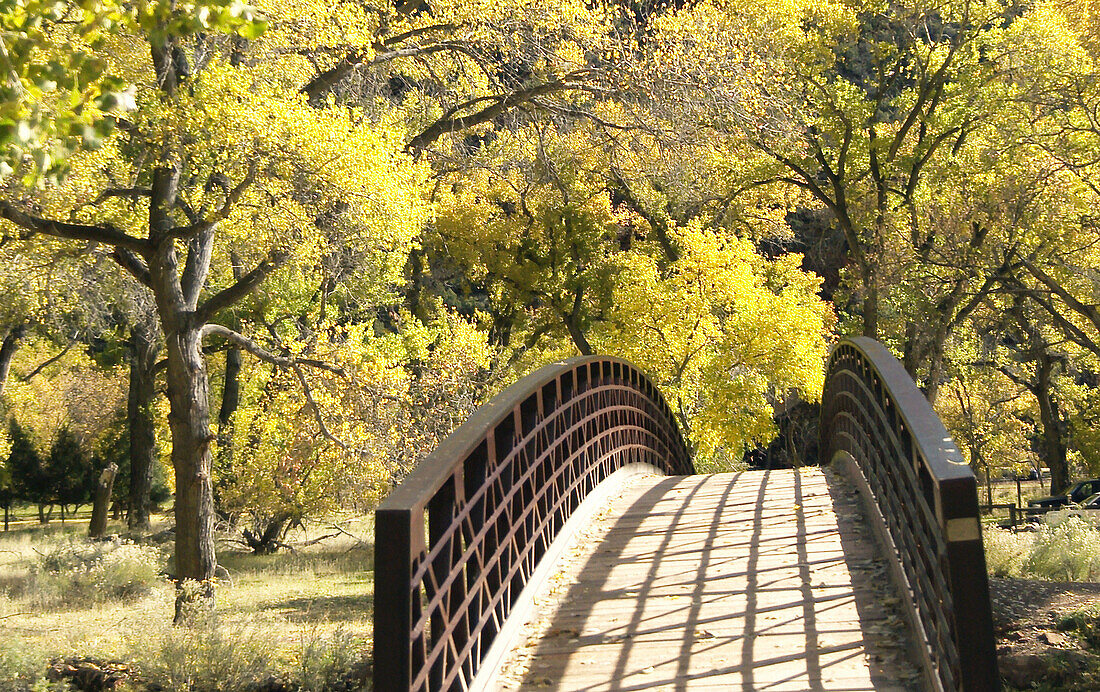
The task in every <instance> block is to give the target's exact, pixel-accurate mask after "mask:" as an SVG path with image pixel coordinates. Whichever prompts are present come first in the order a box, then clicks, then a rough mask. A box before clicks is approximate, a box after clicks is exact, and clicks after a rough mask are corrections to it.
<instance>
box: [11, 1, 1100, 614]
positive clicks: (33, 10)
mask: <svg viewBox="0 0 1100 692" xmlns="http://www.w3.org/2000/svg"><path fill="white" fill-rule="evenodd" d="M0 24H2V25H3V44H2V45H3V53H2V54H0V66H2V67H3V69H4V72H5V75H4V77H3V82H2V84H0V91H2V92H3V97H4V98H3V105H2V112H0V157H2V158H0V217H2V219H3V220H2V221H0V234H2V237H0V286H2V288H0V296H2V300H0V337H2V342H0V407H2V415H3V416H4V419H5V424H4V426H3V428H4V429H3V431H2V433H0V459H5V460H6V462H5V463H4V464H3V465H2V466H0V504H3V506H4V509H5V512H7V510H8V509H9V508H10V507H11V506H12V505H13V504H14V503H29V504H31V505H35V506H37V507H38V508H39V517H40V520H41V521H43V522H46V521H49V519H50V516H51V512H52V511H54V510H53V508H54V507H58V508H60V512H61V513H62V514H64V512H65V511H66V508H71V506H73V505H78V504H81V503H86V502H88V500H89V498H90V493H91V491H92V488H93V486H94V483H95V479H96V478H97V477H98V475H99V473H100V471H101V470H102V469H103V468H104V467H105V466H106V465H107V464H108V463H112V462H113V463H115V464H117V465H118V466H119V467H120V469H121V475H120V478H119V481H118V483H117V484H116V491H115V498H116V501H117V506H118V508H119V510H120V511H122V512H125V514H126V517H127V522H128V525H129V527H130V529H131V530H133V531H134V532H136V533H140V532H142V531H146V530H148V529H149V526H150V515H151V512H152V511H153V508H154V506H155V504H156V503H157V502H163V501H165V500H167V498H168V497H169V494H170V493H174V498H175V500H174V517H175V554H174V559H173V565H172V567H171V568H170V573H171V574H173V576H175V577H178V578H180V579H186V580H194V581H195V582H197V583H199V584H208V583H209V582H210V579H211V578H212V577H213V575H214V569H215V565H216V564H217V559H216V555H215V551H214V537H215V533H216V532H215V528H218V530H231V531H236V532H239V535H240V536H241V537H242V539H243V540H245V541H246V542H247V543H248V544H249V545H250V547H251V548H252V549H253V550H255V551H256V552H270V551H274V550H275V549H276V548H277V547H278V546H279V544H280V541H281V539H282V538H283V537H284V534H285V533H286V532H287V531H288V530H290V529H291V528H292V527H295V526H298V525H300V524H301V523H302V522H304V521H306V520H307V519H309V518H311V517H318V516H324V515H325V514H327V513H331V512H333V511H336V510H337V509H346V508H354V509H358V510H365V509H369V508H370V507H372V506H373V505H374V504H375V503H377V501H378V500H379V498H380V497H382V496H383V495H384V494H385V492H386V491H387V490H388V489H389V488H391V487H393V485H394V484H395V483H397V482H399V481H400V479H401V478H402V477H403V476H404V475H405V474H406V473H407V472H408V471H409V470H410V469H411V468H412V467H413V466H414V465H415V464H416V462H417V461H418V460H419V459H420V458H421V457H422V456H423V455H424V454H426V453H427V452H428V451H430V449H431V448H432V447H433V446H434V445H435V444H436V443H437V442H438V441H439V440H440V439H442V438H443V437H444V436H446V434H448V433H449V432H450V431H451V430H452V429H453V428H454V427H456V425H457V424H458V423H460V422H461V421H462V420H463V419H464V417H465V416H466V415H467V414H468V413H469V412H470V411H471V410H473V409H474V408H475V407H476V406H477V405H479V404H480V403H482V402H484V401H486V400H487V399H488V398H490V397H491V396H492V395H493V394H494V393H495V392H498V391H499V390H500V389H501V388H503V387H504V386H506V385H507V384H509V383H510V382H512V381H514V380H515V379H517V378H518V377H520V376H522V375H523V374H525V373H527V372H529V371H530V370H532V369H534V368H536V367H538V366H540V365H543V364H546V363H550V362H553V361H556V360H560V359H561V358H564V357H568V356H572V355H576V354H590V353H610V354H614V355H619V356H622V357H625V358H628V359H630V360H632V361H634V362H635V363H637V364H639V365H640V366H641V367H642V368H644V369H645V370H647V371H648V372H649V373H650V374H651V375H652V377H653V378H654V380H655V381H656V382H657V383H658V384H659V385H660V387H661V388H662V390H663V391H664V392H665V393H666V395H667V397H668V400H669V401H670V404H671V405H672V408H673V410H674V412H675V414H676V416H677V418H678V421H679V423H680V424H681V426H682V427H683V429H684V430H685V432H686V433H687V436H688V438H689V440H690V444H691V446H692V448H693V451H694V452H695V454H696V459H697V462H696V463H697V466H698V467H699V468H700V469H707V470H716V469H727V468H733V467H734V466H737V465H739V464H742V463H745V461H746V460H755V461H763V462H764V463H783V464H794V465H798V464H805V463H813V462H815V461H816V450H815V449H814V442H813V440H814V439H815V437H816V435H815V431H814V425H815V419H816V412H815V410H814V402H815V401H816V398H817V397H818V396H819V395H820V390H821V386H822V377H823V360H824V358H825V357H826V355H827V351H828V347H829V344H830V343H831V342H833V341H834V340H835V339H836V338H837V337H838V336H840V335H843V334H863V335H867V336H871V337H874V338H877V339H879V340H881V341H883V342H884V343H885V344H887V346H888V347H890V348H891V349H892V350H893V351H894V352H895V353H896V354H897V355H898V356H899V358H900V359H901V360H902V362H903V364H904V366H905V367H906V369H907V370H908V371H909V372H910V373H911V374H912V375H913V376H914V378H915V379H916V380H917V381H918V383H920V384H921V386H922V388H923V390H924V392H925V393H926V395H927V396H928V398H929V400H930V401H932V402H933V404H934V405H935V407H936V409H937V410H938V411H939V412H940V413H941V415H942V416H943V417H944V420H945V422H946V423H947V424H948V427H949V428H950V429H951V431H952V433H954V435H955V436H956V439H957V440H958V441H959V443H960V446H962V447H963V448H964V451H965V452H966V453H967V454H968V455H969V458H970V461H971V464H972V465H973V466H974V467H975V469H976V471H978V472H979V474H980V476H981V477H983V478H990V477H996V476H999V475H1000V474H1001V473H1002V472H1011V473H1019V472H1021V471H1022V470H1024V469H1026V468H1027V467H1036V468H1037V467H1046V468H1049V469H1050V471H1051V475H1050V484H1051V489H1052V490H1055V491H1056V490H1059V489H1061V488H1063V487H1065V486H1066V485H1067V483H1068V482H1069V481H1070V480H1071V479H1072V478H1074V477H1075V476H1077V475H1079V474H1084V473H1088V474H1091V475H1097V474H1100V407H1098V403H1100V389H1098V387H1100V360H1098V359H1100V308H1098V306H1097V304H1098V303H1100V272H1098V270H1097V267H1098V266H1100V264H1098V259H1100V246H1098V241H1100V216H1098V214H1097V209H1098V208H1100V62H1098V61H1100V3H1096V2H1092V1H1091V0H1043V1H1037V2H1030V1H1021V2H1016V1H1011V2H1010V1H1007V0H942V1H940V2H925V1H923V0H894V1H890V2H880V1H877V0H761V1H753V2H744V1H742V2H736V3H733V2H724V1H721V0H700V1H699V2H690V3H688V2H680V1H677V2H659V3H650V2H630V1H629V0H622V1H619V2H611V1H607V2H605V1H602V0H597V1H595V2H592V1H589V2H582V1H580V0H503V1H491V0H483V1H474V2H462V3H446V2H422V1H419V0H408V1H402V0H398V1H397V2H394V3H380V4H372V3H370V2H311V1H310V0H301V1H296V2H280V3H276V2H259V3H257V4H256V5H254V6H247V5H244V4H242V3H240V2H239V0H232V1H229V0H199V1H197V2H191V3H180V2H163V1H145V0H141V1H138V2H126V3H117V2H113V1H111V0H86V1H83V2H49V1H45V0H3V1H2V2H0ZM181 593H182V592H181ZM189 593H190V595H189V596H188V597H187V598H189V599H194V598H195V597H196V594H197V597H198V598H197V600H199V601H204V600H207V601H208V600H210V599H211V597H212V592H210V591H209V590H208V588H207V587H202V588H200V589H198V591H197V592H195V591H192V592H189ZM181 598H182V596H181ZM181 612H182V611H181V610H179V609H177V617H181Z"/></svg>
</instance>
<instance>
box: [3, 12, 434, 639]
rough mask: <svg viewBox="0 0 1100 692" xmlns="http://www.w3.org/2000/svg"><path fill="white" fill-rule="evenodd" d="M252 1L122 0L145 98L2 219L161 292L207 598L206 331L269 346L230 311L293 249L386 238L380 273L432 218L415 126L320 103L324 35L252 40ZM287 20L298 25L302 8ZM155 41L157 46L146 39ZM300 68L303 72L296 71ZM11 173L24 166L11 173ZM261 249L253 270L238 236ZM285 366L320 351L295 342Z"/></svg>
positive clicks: (188, 549) (180, 463)
mask: <svg viewBox="0 0 1100 692" xmlns="http://www.w3.org/2000/svg"><path fill="white" fill-rule="evenodd" d="M240 9H241V8H240V7H239V6H232V7H231V6H230V3H228V2H221V1H220V0H212V1H210V2H204V3H200V4H199V5H197V6H187V7H186V8H182V7H178V6H177V5H176V4H175V3H170V2H156V3H145V4H140V5H137V6H133V7H131V6H126V7H125V8H122V9H121V12H122V16H123V20H124V21H122V22H120V23H119V24H118V25H117V31H116V32H115V38H114V39H112V40H111V41H108V43H107V45H106V46H105V50H107V51H108V52H109V56H110V58H111V61H112V64H114V65H115V66H116V69H117V70H118V71H119V72H121V73H123V75H124V76H125V77H127V78H128V81H129V82H131V83H133V84H135V85H137V94H136V102H137V104H139V108H138V109H137V110H135V111H134V112H133V113H132V114H130V116H129V117H128V118H127V119H125V120H119V121H118V130H117V132H116V134H115V135H114V136H113V138H112V139H110V140H108V141H106V142H105V143H104V145H103V146H102V147H101V148H100V149H99V150H98V151H95V152H90V153H86V154H77V155H74V156H73V158H72V159H71V160H70V164H71V171H70V175H69V177H68V178H67V179H66V180H65V181H64V183H62V184H58V185H52V186H51V185H47V186H46V188H45V190H44V191H35V190H32V189H20V188H18V187H16V186H10V187H9V188H8V191H7V192H6V194H5V198H4V199H2V200H0V217H3V218H4V219H6V221H7V223H8V224H9V226H8V228H9V229H15V231H16V233H17V234H20V235H22V236H23V237H27V236H31V235H36V234H41V235H46V236H52V237H54V238H58V239H62V240H67V241H78V242H82V243H86V244H87V245H85V247H86V248H87V249H88V250H89V251H92V252H100V253H103V254H104V255H107V256H109V257H110V258H111V259H112V260H113V261H114V262H115V263H117V264H118V266H119V267H120V268H121V269H122V270H124V271H125V272H127V273H128V274H129V275H130V277H132V279H133V280H134V281H136V282H137V283H138V284H140V285H141V286H143V287H144V288H145V290H147V291H148V292H149V295H150V296H151V297H152V301H153V303H154V304H155V306H156V312H157V317H158V321H159V324H160V329H161V330H162V333H163V336H164V351H165V356H166V361H167V363H166V368H165V376H166V381H167V394H168V400H169V407H170V414H169V428H170V430H171V436H172V464H173V467H174V470H175V476H176V504H175V507H176V546H175V554H174V567H173V569H174V573H175V576H176V577H177V578H178V579H179V580H180V582H181V584H182V582H184V581H185V580H194V581H195V582H198V583H199V584H200V585H201V587H200V588H199V589H197V590H184V589H181V591H180V598H181V600H179V601H178V603H177V605H178V606H179V607H178V608H177V619H180V618H183V617H185V616H186V615H187V605H188V604H187V603H186V602H185V601H186V599H185V596H187V595H188V594H191V595H194V596H197V597H199V599H200V600H201V601H202V602H203V603H205V604H207V605H209V604H212V599H213V593H212V589H211V587H210V584H211V582H210V580H211V577H212V576H213V571H214V567H215V556H214V543H213V500H212V494H211V478H210V462H211V443H212V442H213V439H212V437H211V435H210V410H209V399H208V391H207V390H208V376H207V370H206V359H205V356H204V354H203V343H204V340H205V339H215V338H216V339H220V340H228V341H231V342H234V343H236V344H238V345H240V346H241V347H243V348H245V349H247V350H250V351H251V352H253V353H256V354H258V355H261V356H265V357H267V356H270V355H271V354H269V353H268V352H267V351H265V350H264V349H262V348H259V347H258V346H257V344H256V343H255V342H254V341H253V340H251V339H249V338H246V337H245V336H243V335H241V334H239V333H238V332H236V331H235V330H232V329H229V328H228V327H225V326H223V325H220V324H218V323H217V322H216V320H217V319H218V318H219V317H220V316H222V314H223V312H224V311H225V310H227V309H229V308H231V307H232V306H234V305H236V304H237V303H239V302H240V301H242V300H244V299H245V298H246V297H248V296H249V295H250V294H252V293H253V292H255V291H256V290H257V289H258V288H259V287H260V286H261V285H262V284H263V283H264V281H265V279H267V278H268V277H269V276H270V275H271V274H272V273H273V272H275V271H277V270H278V269H279V268H280V267H282V266H283V265H285V264H287V263H297V262H310V261H311V260H310V253H311V252H312V251H313V249H314V248H316V247H317V245H318V244H319V239H320V238H323V237H324V234H325V233H326V232H330V233H333V232H336V233H340V234H342V235H343V238H344V240H345V241H347V242H353V243H354V242H357V243H360V244H362V245H364V246H365V247H368V248H372V249H373V254H372V255H371V256H372V257H373V258H374V266H375V267H377V270H376V272H375V275H376V276H378V277H379V279H380V280H381V281H387V280H392V278H393V276H394V272H396V271H399V266H398V269H396V270H392V269H387V268H388V267H389V266H390V265H391V264H392V260H391V259H389V257H388V254H387V253H388V252H389V251H393V250H396V251H398V252H399V254H404V252H405V251H406V248H405V245H406V244H407V243H408V241H409V240H410V239H411V237H412V235H413V234H414V233H415V232H416V231H417V230H418V229H419V225H420V223H421V221H422V219H423V218H424V214H425V211H424V207H423V205H422V204H421V202H420V193H419V185H420V182H419V181H420V179H421V173H420V171H419V169H418V168H417V167H416V166H414V165H412V164H411V163H410V162H408V160H407V159H405V158H403V157H401V156H400V155H398V153H397V151H396V150H398V149H399V148H400V146H401V143H402V134H401V133H400V131H398V130H395V128H394V127H392V126H388V125H386V124H385V123H375V122H362V121H361V120H359V119H358V118H356V117H355V116H354V114H353V113H349V112H347V111H326V112H319V111H316V110H314V109H312V108H310V107H309V106H307V105H306V104H304V103H303V102H302V101H301V100H300V99H299V98H298V95H297V90H298V89H299V88H300V86H301V85H300V84H293V83H287V81H286V80H285V79H283V75H286V74H293V73H294V71H293V70H289V67H290V65H289V63H293V62H295V61H296V60H297V58H296V57H294V56H296V55H298V54H299V53H300V52H301V51H300V50H297V49H298V48H302V49H303V50H304V49H306V48H309V47H310V46H308V45H307V46H304V47H303V46H301V44H300V43H288V42H290V41H292V39H294V38H295V37H294V33H293V31H285V32H281V33H276V34H275V35H274V36H273V38H272V40H271V42H269V43H264V42H263V41H258V42H256V43H255V44H254V45H251V46H249V49H250V50H251V51H254V52H252V53H251V55H253V56H254V57H253V59H252V60H250V61H248V62H247V63H242V62H241V61H240V60H239V59H238V58H237V57H235V56H236V55H237V54H238V53H239V51H240V49H241V42H239V41H237V40H235V39H234V38H233V37H232V36H230V35H227V34H226V33H225V31H226V30H230V31H232V30H234V29H236V30H238V31H239V32H240V33H242V34H243V35H245V36H246V37H251V38H255V37H256V36H257V35H258V34H259V29H261V28H262V25H260V24H258V23H257V22H255V21H252V19H251V18H250V17H248V16H247V15H245V14H242V13H241V11H240ZM282 10H283V12H285V14H282V15H278V16H275V17H272V21H273V22H274V23H278V22H282V23H283V25H284V26H285V25H289V24H291V23H292V22H293V21H294V10H293V8H282ZM142 46H143V47H144V49H143V50H142V48H141V47H142ZM288 70H289V71H288ZM12 182H14V181H12ZM231 249H234V250H235V251H237V252H238V253H239V255H240V256H241V257H242V258H243V259H244V261H246V262H249V263H250V267H249V268H248V270H247V271H245V272H243V273H242V275H241V276H240V278H239V279H233V277H232V274H231V272H230V271H228V269H229V266H228V265H229V261H228V259H229V254H230V250H231ZM279 362H280V363H281V364H283V365H284V366H286V367H294V368H300V367H301V365H302V364H311V363H312V361H311V360H310V359H308V358H299V357H297V356H291V357H289V358H284V359H281V360H280V361H279Z"/></svg>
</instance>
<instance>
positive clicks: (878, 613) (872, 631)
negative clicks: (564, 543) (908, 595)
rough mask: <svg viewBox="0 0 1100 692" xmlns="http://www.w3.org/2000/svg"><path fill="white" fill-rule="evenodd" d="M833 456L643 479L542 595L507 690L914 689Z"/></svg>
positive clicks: (885, 587) (887, 597)
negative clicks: (828, 466)
mask: <svg viewBox="0 0 1100 692" xmlns="http://www.w3.org/2000/svg"><path fill="white" fill-rule="evenodd" d="M865 524H866V522H865V521H864V519H863V516H862V509H861V506H860V504H859V499H858V496H857V495H856V493H855V490H854V489H853V488H851V486H850V485H848V484H847V483H846V482H845V481H844V480H843V479H841V478H840V477H839V476H837V475H836V474H833V473H832V472H831V471H827V470H826V471H822V470H820V469H816V468H815V469H803V470H801V471H791V470H784V471H751V472H743V473H736V474H717V475H710V476H706V475H698V476H685V477H673V478H670V477H661V476H647V477H644V478H642V479H639V480H636V481H633V482H632V483H631V484H630V485H629V486H628V487H627V488H626V489H625V490H624V491H623V492H622V494H621V495H620V496H619V497H618V498H617V499H616V500H615V501H614V502H612V503H610V504H609V505H608V507H607V509H606V510H605V511H604V512H603V513H602V514H601V516H600V517H599V518H597V519H596V520H595V521H594V522H593V523H592V525H591V526H590V527H589V528H588V529H587V530H586V531H585V532H584V534H582V536H581V537H580V539H579V540H578V541H577V543H576V545H575V546H574V547H573V548H572V549H571V550H570V551H567V553H566V556H565V557H564V558H563V559H562V561H561V562H562V565H561V568H560V571H559V572H558V573H557V574H556V575H555V577H554V578H552V579H551V582H550V584H549V586H548V587H547V588H546V589H544V592H543V593H542V594H540V595H539V597H538V598H537V599H536V612H535V614H534V616H533V617H532V619H531V621H530V622H529V623H528V624H527V626H526V628H525V629H524V631H523V634H522V636H521V638H520V641H519V642H518V643H517V645H516V647H515V648H514V649H513V651H512V652H511V654H510V655H509V657H508V659H507V661H506V662H505V664H504V665H503V667H502V669H501V672H500V675H499V676H498V678H497V680H496V683H495V684H496V686H498V687H499V688H500V689H504V690H519V689H525V690H526V689H555V690H593V691H595V690H616V691H625V690H641V689H667V690H688V689H690V690H846V691H855V690H890V691H901V690H916V689H920V683H919V677H918V673H917V669H916V667H915V666H914V665H913V664H912V663H911V662H910V660H909V657H908V655H907V651H908V650H909V649H908V646H909V641H908V639H907V636H908V635H907V633H906V629H905V624H904V622H905V621H904V620H903V617H902V614H901V610H900V607H899V602H898V599H897V595H896V594H895V592H894V590H893V588H892V583H891V582H890V580H889V578H888V575H887V570H886V563H885V562H884V561H882V560H881V559H880V558H878V557H877V555H878V548H877V545H876V544H875V542H874V539H873V534H872V533H871V529H870V528H869V527H867V526H865Z"/></svg>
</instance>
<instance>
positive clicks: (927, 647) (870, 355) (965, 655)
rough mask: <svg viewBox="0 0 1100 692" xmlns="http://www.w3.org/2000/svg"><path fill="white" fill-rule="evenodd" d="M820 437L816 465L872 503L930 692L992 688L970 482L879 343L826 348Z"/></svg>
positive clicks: (927, 409)
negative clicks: (829, 465) (844, 478)
mask: <svg viewBox="0 0 1100 692" xmlns="http://www.w3.org/2000/svg"><path fill="white" fill-rule="evenodd" d="M820 434H821V451H822V460H823V461H832V462H833V463H834V464H836V463H840V464H841V465H843V466H846V467H848V470H849V471H850V472H851V473H852V475H854V476H857V478H856V480H857V483H858V484H860V485H862V486H863V489H864V491H865V492H867V491H869V493H870V494H871V495H872V496H873V505H874V506H877V508H878V513H877V514H878V516H877V517H876V518H875V519H876V520H877V521H878V522H879V525H880V528H881V529H883V531H882V533H883V534H884V535H883V536H882V537H883V539H884V540H886V541H888V542H891V543H892V544H893V547H894V548H895V550H894V551H890V552H895V553H896V554H895V555H893V556H892V557H893V558H895V560H894V575H895V577H896V578H897V579H898V580H899V581H900V582H901V585H902V587H903V589H906V590H907V591H908V594H907V595H908V596H909V598H908V599H905V598H903V599H902V600H903V601H904V602H905V605H906V606H907V610H908V614H909V617H910V619H911V621H912V622H911V625H912V627H913V629H914V631H915V632H916V633H917V635H918V637H920V638H921V639H922V641H921V642H920V643H919V648H920V651H919V652H918V656H919V657H920V658H921V659H922V662H923V663H924V665H925V669H926V673H927V674H928V675H927V677H928V682H929V684H930V685H931V686H932V687H933V688H934V689H942V690H966V692H975V691H978V690H998V689H1000V682H999V677H998V675H997V656H996V645H995V641H994V638H993V623H992V616H991V612H990V603H989V580H988V578H987V575H986V569H985V553H984V551H983V549H982V533H981V524H980V522H979V518H978V516H979V514H978V495H977V483H976V481H975V478H974V474H973V472H972V471H971V470H970V467H969V466H968V465H967V463H966V462H965V461H964V460H963V457H962V454H961V453H960V452H959V449H958V447H957V446H956V445H955V443H954V441H953V440H952V439H951V436H950V435H949V434H948V433H947V430H946V429H945V428H944V427H943V423H942V422H941V421H940V419H939V417H938V416H937V415H936V413H935V412H934V411H933V410H932V407H931V406H930V405H929V404H928V401H927V400H926V399H925V398H924V396H923V395H922V394H921V393H920V391H919V390H918V389H917V388H916V385H915V384H914V383H913V380H912V378H910V377H909V375H908V373H906V372H905V370H904V369H903V368H902V366H901V364H900V363H898V361H897V360H896V359H895V358H894V357H893V356H892V355H891V354H890V353H889V351H887V350H886V349H885V348H884V347H883V346H882V345H881V344H879V343H878V342H876V341H874V340H872V339H867V338H863V337H860V338H854V339H846V340H844V341H842V342H841V343H840V344H839V345H837V347H836V348H835V349H833V352H832V355H831V356H830V358H829V366H828V370H827V374H826V378H825V394H824V396H823V398H822V410H821V431H820Z"/></svg>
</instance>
